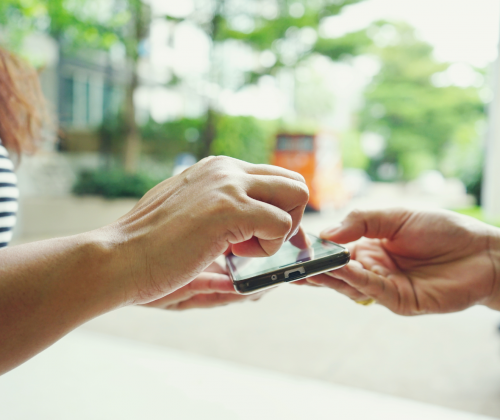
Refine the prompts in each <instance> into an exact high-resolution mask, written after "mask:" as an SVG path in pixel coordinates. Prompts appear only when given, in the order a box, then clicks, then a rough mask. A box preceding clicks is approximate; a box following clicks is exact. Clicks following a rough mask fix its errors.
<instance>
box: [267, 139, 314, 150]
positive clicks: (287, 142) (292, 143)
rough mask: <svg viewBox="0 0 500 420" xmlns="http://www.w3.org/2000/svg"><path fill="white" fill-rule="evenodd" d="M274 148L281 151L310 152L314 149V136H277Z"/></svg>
mask: <svg viewBox="0 0 500 420" xmlns="http://www.w3.org/2000/svg"><path fill="white" fill-rule="evenodd" d="M276 149H277V150H281V151H296V152H312V151H314V137H313V136H302V137H291V136H279V137H278V143H277V145H276Z"/></svg>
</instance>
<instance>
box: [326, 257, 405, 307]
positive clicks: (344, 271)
mask: <svg viewBox="0 0 500 420" xmlns="http://www.w3.org/2000/svg"><path fill="white" fill-rule="evenodd" d="M331 274H332V275H333V276H335V278H336V279H338V280H342V281H344V282H345V283H347V284H348V285H349V286H351V287H353V288H354V289H356V290H358V291H359V292H360V293H362V294H363V295H365V296H367V297H368V298H372V299H375V300H376V301H377V302H378V303H380V304H381V305H384V306H386V307H388V308H389V309H391V310H394V311H395V310H396V309H397V308H396V306H397V303H398V301H399V293H398V290H397V286H396V285H395V283H393V282H391V281H390V280H389V279H388V277H385V276H382V275H380V274H378V273H374V272H372V271H369V270H366V269H365V268H363V267H362V266H361V264H348V265H346V266H345V267H343V268H340V269H338V270H335V271H334V272H333V273H331ZM384 274H387V273H384Z"/></svg>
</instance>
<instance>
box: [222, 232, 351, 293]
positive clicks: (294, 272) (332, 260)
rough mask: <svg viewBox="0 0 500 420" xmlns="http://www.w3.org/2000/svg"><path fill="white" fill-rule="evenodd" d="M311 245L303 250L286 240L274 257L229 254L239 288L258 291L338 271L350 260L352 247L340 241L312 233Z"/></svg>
mask: <svg viewBox="0 0 500 420" xmlns="http://www.w3.org/2000/svg"><path fill="white" fill-rule="evenodd" d="M308 236H309V239H310V240H311V246H310V247H309V248H307V249H299V248H297V247H295V246H294V245H292V244H291V243H290V242H286V243H285V244H284V245H283V246H282V247H281V249H280V250H279V251H278V252H277V253H276V254H275V255H273V256H272V257H267V258H244V257H237V256H235V255H228V256H227V257H226V263H227V267H228V269H229V272H230V274H231V278H232V280H233V284H234V288H235V290H236V291H237V292H238V293H240V294H243V295H249V294H252V293H257V292H260V291H262V290H265V289H269V288H271V287H275V286H278V285H279V284H282V283H290V282H293V281H297V280H302V279H305V278H307V277H311V276H314V275H316V274H321V273H324V272H326V271H332V270H336V269H338V268H341V267H343V266H344V265H346V264H347V263H349V261H350V259H351V256H350V254H349V250H348V249H347V248H345V247H343V246H341V245H338V244H336V243H333V242H330V241H325V240H324V239H320V238H318V237H316V236H314V235H308Z"/></svg>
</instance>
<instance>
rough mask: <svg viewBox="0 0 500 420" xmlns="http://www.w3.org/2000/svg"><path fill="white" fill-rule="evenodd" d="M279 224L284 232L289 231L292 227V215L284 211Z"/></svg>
mask: <svg viewBox="0 0 500 420" xmlns="http://www.w3.org/2000/svg"><path fill="white" fill-rule="evenodd" d="M281 226H282V229H283V232H286V233H288V232H290V230H292V227H293V219H292V216H290V215H289V214H288V213H284V214H283V217H282V220H281Z"/></svg>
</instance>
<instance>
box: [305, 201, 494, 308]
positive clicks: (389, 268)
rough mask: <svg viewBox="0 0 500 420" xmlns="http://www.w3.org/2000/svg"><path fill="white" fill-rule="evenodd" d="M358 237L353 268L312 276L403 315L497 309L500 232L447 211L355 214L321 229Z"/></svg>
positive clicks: (337, 238) (342, 237)
mask: <svg viewBox="0 0 500 420" xmlns="http://www.w3.org/2000/svg"><path fill="white" fill-rule="evenodd" d="M322 237H323V238H325V239H329V240H331V241H334V242H338V243H349V242H353V241H358V240H359V239H360V238H362V237H364V239H361V240H359V241H358V242H355V243H354V244H353V245H352V247H351V256H352V259H353V260H354V261H352V262H351V264H349V265H348V266H346V267H344V268H342V269H339V270H337V271H333V272H331V273H328V275H325V274H323V275H320V276H316V277H313V278H311V279H309V282H311V283H312V284H314V285H321V286H327V287H330V288H332V289H335V290H337V291H339V292H341V293H343V294H345V295H347V296H348V297H350V298H351V299H354V300H365V299H369V298H372V299H375V300H376V301H377V303H379V304H381V305H384V306H386V307H387V308H389V309H390V310H392V311H393V312H395V313H397V314H401V315H419V314H429V313H447V312H456V311H460V310H463V309H466V308H468V307H470V306H472V305H476V304H484V305H487V306H489V307H491V308H493V309H497V310H500V290H499V288H500V284H499V283H500V230H499V229H495V228H493V227H491V226H489V225H486V224H484V223H481V222H478V221H476V220H474V219H472V218H469V217H465V216H460V215H458V214H456V213H453V212H448V211H435V212H423V211H409V210H401V209H396V210H385V211H384V210H381V211H365V212H363V211H356V212H353V213H351V214H350V215H349V216H348V217H347V218H346V220H344V222H343V223H342V224H341V225H340V226H338V227H335V228H333V229H330V230H327V231H325V232H323V233H322Z"/></svg>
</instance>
